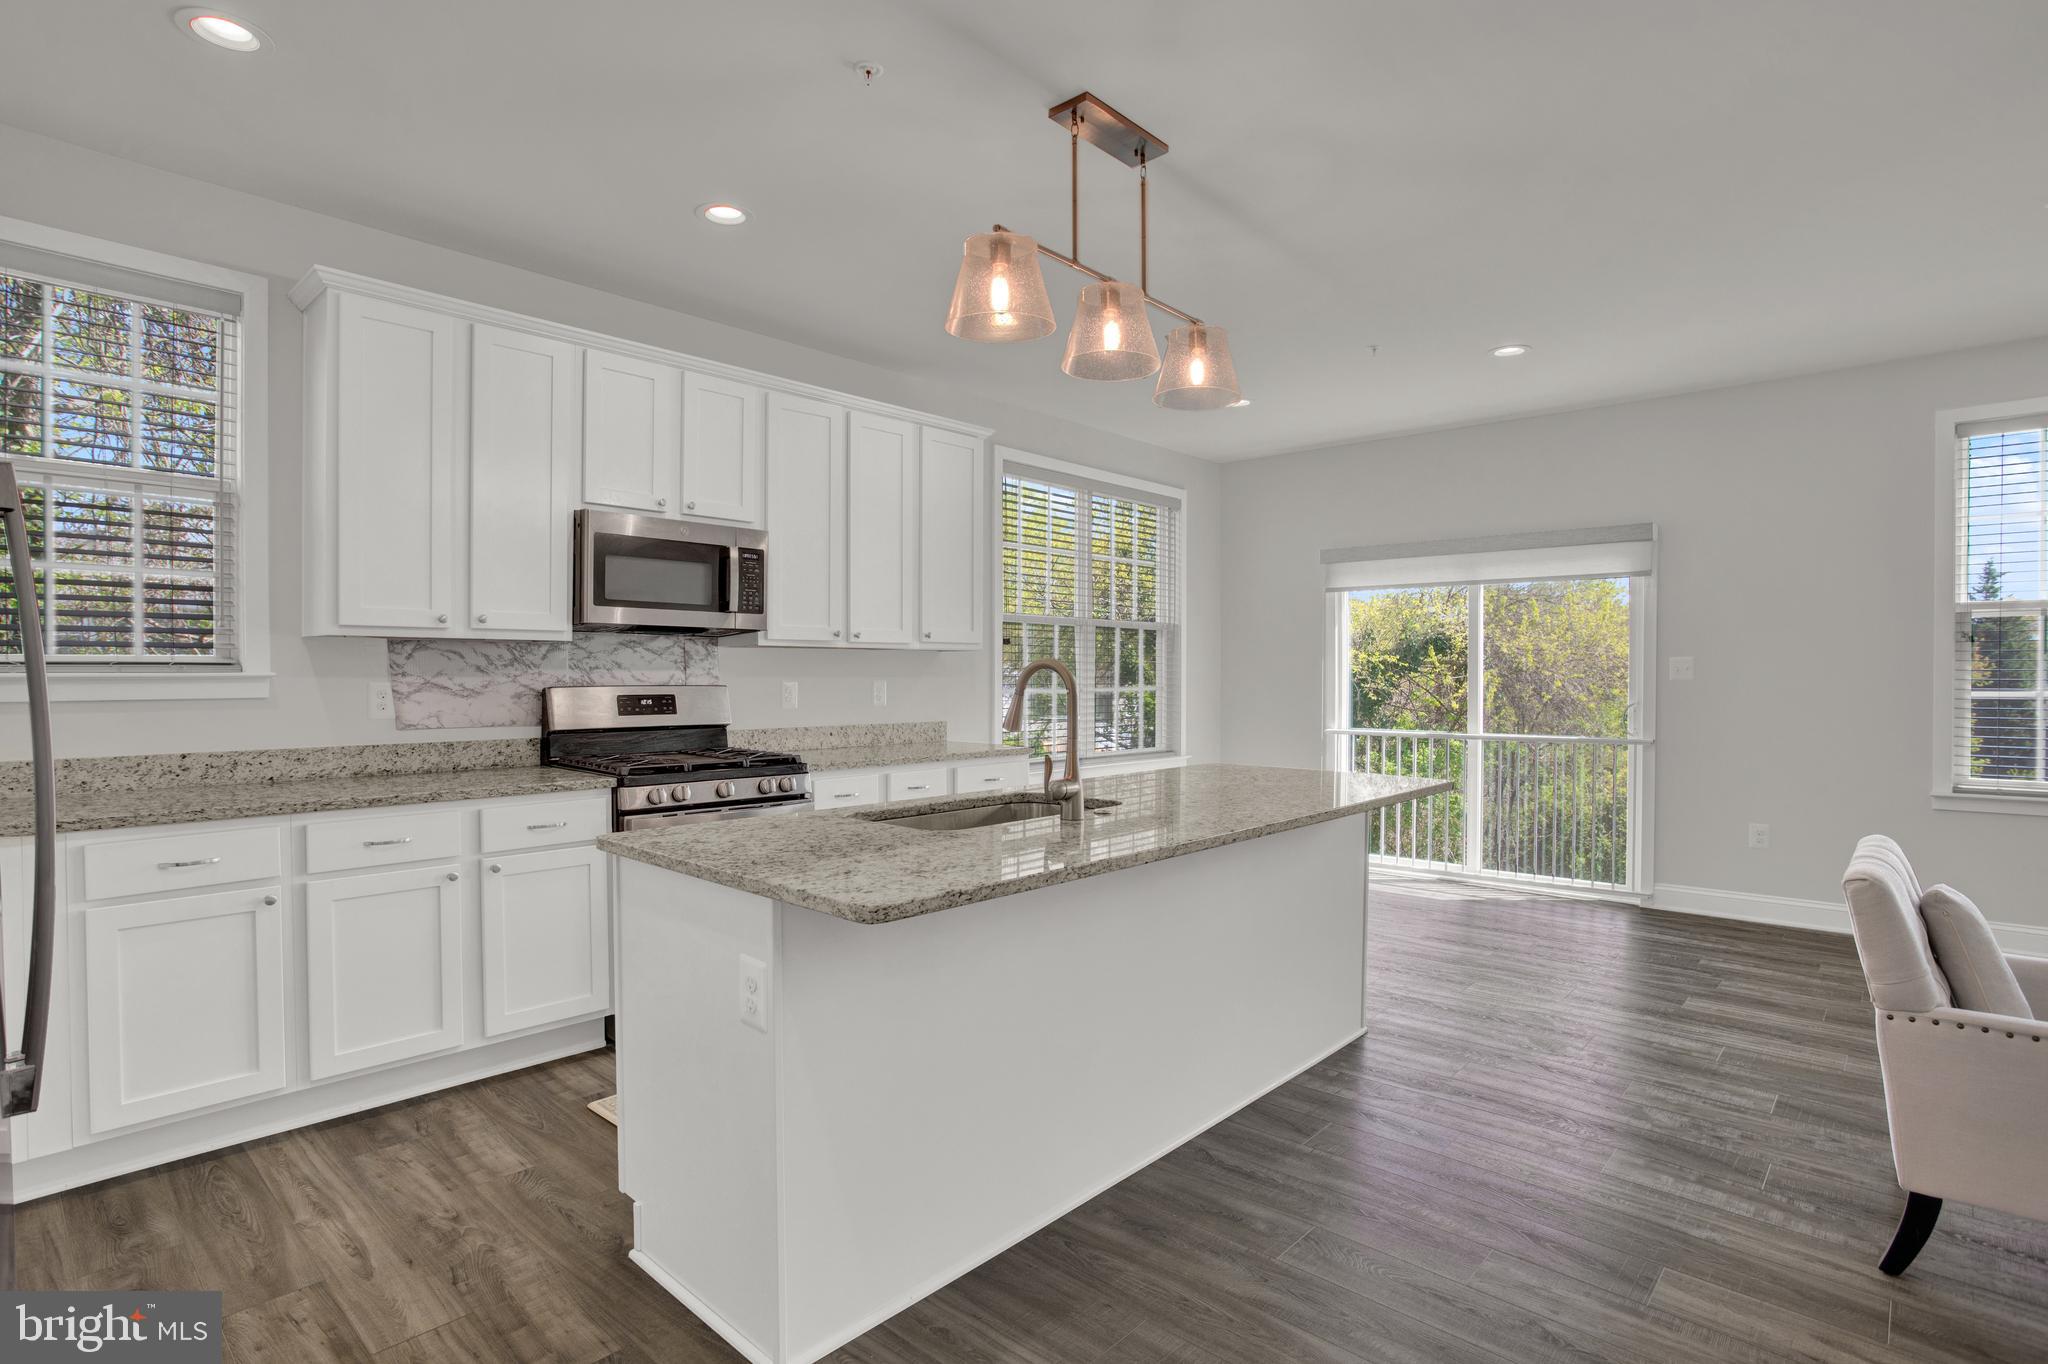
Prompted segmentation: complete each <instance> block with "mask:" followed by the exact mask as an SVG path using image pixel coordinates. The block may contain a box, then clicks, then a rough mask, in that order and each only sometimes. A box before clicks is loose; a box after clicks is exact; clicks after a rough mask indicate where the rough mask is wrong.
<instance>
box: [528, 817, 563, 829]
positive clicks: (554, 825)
mask: <svg viewBox="0 0 2048 1364" xmlns="http://www.w3.org/2000/svg"><path fill="white" fill-rule="evenodd" d="M526 827H527V828H529V829H566V828H568V827H569V821H568V820H566V819H558V820H556V821H555V822H554V823H552V824H529V825H527V826H526Z"/></svg>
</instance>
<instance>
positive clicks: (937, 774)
mask: <svg viewBox="0 0 2048 1364" xmlns="http://www.w3.org/2000/svg"><path fill="white" fill-rule="evenodd" d="M882 789H883V791H884V792H885V793H886V796H887V798H888V799H890V800H936V799H937V798H938V797H940V796H948V795H951V794H952V793H953V772H952V769H951V768H946V767H892V768H890V769H889V770H888V771H886V772H884V773H883V774H882Z"/></svg>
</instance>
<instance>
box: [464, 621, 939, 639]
mask: <svg viewBox="0 0 2048 1364" xmlns="http://www.w3.org/2000/svg"><path fill="white" fill-rule="evenodd" d="M477 619H478V620H482V619H483V617H482V616H478V617H477ZM924 637H925V638H926V639H930V638H931V637H932V632H931V631H929V630H927V631H925V632H924Z"/></svg>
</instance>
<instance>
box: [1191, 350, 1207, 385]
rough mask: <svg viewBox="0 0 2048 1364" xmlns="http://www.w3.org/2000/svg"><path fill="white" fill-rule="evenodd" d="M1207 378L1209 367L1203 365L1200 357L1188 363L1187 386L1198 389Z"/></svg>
mask: <svg viewBox="0 0 2048 1364" xmlns="http://www.w3.org/2000/svg"><path fill="white" fill-rule="evenodd" d="M1208 377H1209V366H1208V365H1206V364H1204V363H1203V361H1202V357H1201V356H1199V355H1197V356H1195V357H1193V358H1192V359H1190V360H1189V361H1188V383H1189V384H1191V385H1193V386H1194V387H1196V388H1199V387H1201V385H1202V381H1203V380H1205V379H1207V378H1208Z"/></svg>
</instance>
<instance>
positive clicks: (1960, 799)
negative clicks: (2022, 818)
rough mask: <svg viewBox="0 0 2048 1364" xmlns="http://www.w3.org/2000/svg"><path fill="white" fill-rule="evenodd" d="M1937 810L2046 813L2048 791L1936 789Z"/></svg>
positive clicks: (2025, 813)
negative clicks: (1998, 791)
mask: <svg viewBox="0 0 2048 1364" xmlns="http://www.w3.org/2000/svg"><path fill="white" fill-rule="evenodd" d="M1931 799H1932V801H1933V803H1934V808H1935V809H1937V810H1963V811H1968V812H1970V813H1972V814H1979V815H2048V792H2044V793H2043V794H2041V795H2038V796H2036V795H2031V794H2023V793H2020V792H2014V793H2012V794H2010V795H2007V794H2002V793H1993V792H1989V791H1936V792H1935V793H1934V795H1933V796H1932V797H1931Z"/></svg>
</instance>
